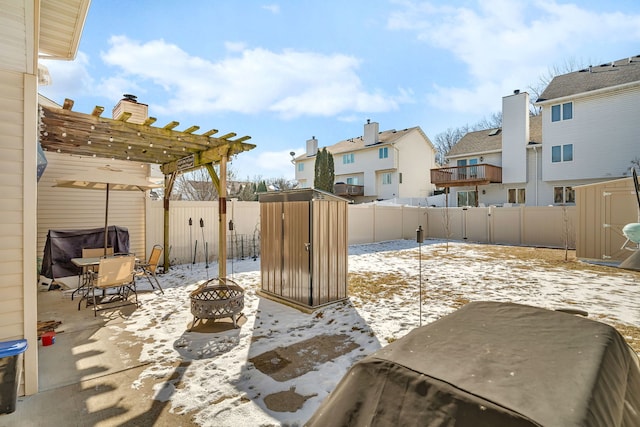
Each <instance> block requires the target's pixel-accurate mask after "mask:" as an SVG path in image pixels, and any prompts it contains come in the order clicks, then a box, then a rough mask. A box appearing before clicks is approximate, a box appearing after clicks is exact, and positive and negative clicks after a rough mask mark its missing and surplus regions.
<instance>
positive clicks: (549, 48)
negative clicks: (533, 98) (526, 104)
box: [387, 0, 640, 111]
mask: <svg viewBox="0 0 640 427" xmlns="http://www.w3.org/2000/svg"><path fill="white" fill-rule="evenodd" d="M467 4H468V3H465V6H464V7H463V6H449V5H447V6H437V5H435V2H413V1H403V2H399V3H398V5H399V10H398V11H397V12H395V13H393V14H392V15H391V16H390V18H389V20H388V23H387V25H388V28H390V29H394V30H407V31H412V32H414V33H415V35H416V37H417V38H418V39H419V40H422V41H424V42H425V43H428V44H429V45H431V46H433V47H436V48H440V49H444V50H446V51H448V52H450V53H451V55H452V56H453V57H454V58H455V59H456V61H458V62H459V63H461V64H463V66H464V67H465V71H466V72H467V73H468V78H467V79H465V80H464V83H462V84H464V85H465V87H448V88H437V90H436V91H435V93H434V94H432V95H431V98H432V101H433V104H434V105H441V106H442V105H446V106H447V107H449V106H452V107H455V108H456V109H458V108H459V110H458V111H468V108H469V101H470V100H468V99H467V100H464V99H463V97H464V96H474V95H475V96H479V97H487V96H488V97H494V98H496V99H498V100H499V99H500V98H501V97H502V96H504V95H507V94H509V93H511V90H513V89H527V88H526V87H523V86H529V85H535V84H536V83H537V82H538V81H539V78H540V77H541V76H542V75H543V74H545V71H548V70H550V69H551V68H552V67H553V66H554V64H558V63H561V62H564V61H566V58H567V57H570V56H574V53H575V52H583V53H587V54H590V52H593V51H594V50H592V47H593V46H596V45H598V46H602V47H604V49H600V50H601V51H607V50H609V48H608V46H610V45H611V44H612V43H615V42H616V41H619V40H625V41H626V42H631V41H634V40H635V41H636V42H637V41H640V15H626V16H625V15H623V14H621V13H618V12H612V13H599V12H594V11H590V10H586V9H583V8H581V7H579V6H577V5H575V4H561V3H558V2H555V1H543V0H531V1H524V2H514V1H511V0H483V1H479V2H475V3H472V5H473V6H466V5H467ZM615 59H619V58H604V59H601V60H602V61H609V60H615ZM579 62H580V61H579ZM504 82H508V85H509V86H514V87H509V88H507V89H506V91H505V86H506V85H507V84H506V83H504ZM492 87H493V88H494V89H495V90H496V92H494V93H491V88H492ZM498 90H499V91H500V92H498ZM447 103H451V105H447ZM475 103H476V104H478V105H480V104H483V103H484V102H483V100H482V99H480V100H476V101H475Z"/></svg>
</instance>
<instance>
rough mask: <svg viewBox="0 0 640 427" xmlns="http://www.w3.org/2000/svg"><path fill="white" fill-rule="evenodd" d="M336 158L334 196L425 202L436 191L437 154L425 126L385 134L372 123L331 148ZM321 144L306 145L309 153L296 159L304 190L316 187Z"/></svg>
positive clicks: (309, 143) (299, 177) (295, 163)
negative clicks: (431, 179)
mask: <svg viewBox="0 0 640 427" xmlns="http://www.w3.org/2000/svg"><path fill="white" fill-rule="evenodd" d="M326 148H327V151H329V152H330V153H331V154H332V155H333V163H334V169H335V183H336V184H335V186H334V193H335V194H336V195H337V196H342V197H346V198H348V199H350V200H352V201H354V202H357V203H362V202H368V201H373V200H387V199H412V198H413V199H415V198H419V199H425V198H426V197H427V196H430V195H432V194H433V191H434V189H435V187H434V186H433V185H432V184H431V183H430V182H429V170H430V169H431V168H433V167H435V164H436V163H435V154H436V150H435V148H434V146H433V144H432V143H431V141H430V140H429V138H427V136H426V135H425V134H424V132H423V131H422V129H420V127H418V126H416V127H412V128H408V129H404V130H399V131H397V130H395V129H393V130H387V131H383V132H380V131H379V125H378V123H376V122H371V121H369V120H367V123H366V124H365V125H364V135H363V136H359V137H355V138H350V139H347V140H344V141H340V142H338V143H337V144H334V145H331V146H329V147H326ZM317 152H318V140H317V139H316V138H315V137H313V138H311V139H310V140H308V141H307V150H306V153H305V154H303V155H301V156H298V157H295V158H294V159H293V163H294V165H295V168H296V175H295V177H296V180H297V181H298V183H299V186H300V187H301V188H311V187H313V180H314V173H315V168H314V164H315V158H316V154H317Z"/></svg>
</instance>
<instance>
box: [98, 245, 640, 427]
mask: <svg viewBox="0 0 640 427" xmlns="http://www.w3.org/2000/svg"><path fill="white" fill-rule="evenodd" d="M447 246H448V250H447ZM419 254H421V257H420V259H419ZM420 265H421V266H422V272H421V274H420V268H419V266H420ZM217 271H218V268H217V265H216V264H212V265H209V267H208V268H206V267H205V265H204V264H202V263H201V264H196V265H183V266H173V267H171V269H170V271H169V273H167V274H163V275H159V276H158V277H159V278H160V280H161V283H162V286H163V288H164V291H165V293H164V295H162V294H158V293H144V294H141V296H140V298H141V300H142V305H141V307H140V308H139V309H137V310H135V312H134V313H133V314H132V315H131V317H130V318H129V320H128V321H127V322H126V324H125V325H126V326H125V329H126V330H127V331H129V332H131V333H133V334H134V335H135V336H136V337H138V338H139V340H140V341H141V342H143V350H142V354H141V356H140V357H141V361H142V362H148V363H149V365H148V368H147V369H146V370H145V371H144V372H143V373H142V374H141V376H140V377H139V378H138V379H137V380H135V381H134V382H133V383H132V384H131V387H134V388H136V387H140V386H141V384H142V383H143V382H146V381H154V382H155V388H154V389H155V396H154V398H155V399H158V400H162V401H168V402H170V405H171V408H172V411H173V412H175V413H179V414H185V415H187V416H189V417H190V418H192V419H193V420H194V422H196V423H197V424H200V425H203V426H239V425H247V426H249V425H250V426H266V425H276V426H277V425H302V424H304V422H306V421H307V420H308V419H309V418H310V417H311V415H312V414H313V412H314V411H315V410H316V408H317V407H318V406H319V405H320V403H321V402H322V401H323V399H324V398H325V397H326V396H327V395H328V394H329V393H330V392H331V390H332V389H333V388H334V387H335V385H336V384H337V382H338V381H339V380H340V379H341V378H342V376H343V375H344V374H345V372H346V371H347V370H348V368H349V367H350V366H351V365H352V364H353V363H355V362H356V361H358V360H359V359H361V358H362V357H364V356H366V355H368V354H370V353H372V352H374V351H376V350H378V349H379V348H381V347H382V346H384V345H386V344H388V343H389V342H391V341H393V340H396V339H398V338H401V337H402V336H404V335H405V334H406V333H408V332H409V331H411V330H412V329H414V328H416V327H418V326H419V324H420V321H422V325H425V324H428V323H430V322H433V321H434V320H437V319H438V318H440V317H442V316H444V315H446V314H449V313H451V312H453V311H455V310H456V309H457V308H459V307H461V306H462V305H464V304H466V303H467V302H469V301H479V300H484V301H488V300H492V301H510V302H516V303H522V304H529V305H535V306H539V307H545V308H549V309H556V308H564V307H571V308H580V309H582V310H586V311H587V312H588V313H589V317H590V318H592V319H596V320H600V321H604V322H606V323H610V324H612V325H614V326H616V327H618V328H619V330H621V332H622V331H623V330H624V332H623V335H625V337H626V338H627V340H628V341H629V342H631V343H632V344H633V343H634V342H635V340H636V339H638V338H639V336H638V335H636V334H635V332H636V331H637V330H639V329H638V328H640V311H639V310H638V309H637V308H638V306H639V303H640V292H639V291H640V274H639V273H637V272H632V271H626V270H617V269H614V268H609V267H602V266H594V265H591V264H585V263H580V262H577V261H575V260H573V261H570V262H565V261H564V251H561V250H549V249H535V248H513V247H508V246H489V245H473V244H464V243H455V242H453V243H449V244H448V245H447V244H446V243H444V242H442V241H426V242H425V243H424V244H422V245H421V246H418V244H417V243H416V242H414V241H407V240H399V241H393V242H383V243H376V244H366V245H355V246H351V247H350V253H349V272H350V276H349V281H350V287H349V296H350V298H349V301H347V302H341V303H336V304H333V305H330V306H327V307H325V308H322V309H320V310H317V311H316V312H314V313H312V314H306V313H302V312H300V311H298V310H296V309H294V308H291V307H288V306H286V305H283V304H280V303H277V302H274V301H271V300H268V299H265V298H261V297H259V296H258V295H257V294H256V291H257V290H258V289H259V287H260V260H259V259H258V260H252V259H246V260H243V261H235V262H233V263H231V262H230V263H229V264H228V276H229V277H230V278H232V279H233V280H234V281H236V282H237V283H238V284H240V285H241V286H242V287H243V288H244V289H245V308H244V311H243V313H244V315H245V317H246V318H245V319H243V320H242V322H241V327H240V328H238V329H227V330H225V331H223V332H218V333H211V332H207V333H202V332H189V331H188V330H187V329H188V327H189V324H190V322H191V321H192V315H191V311H190V299H189V293H190V292H191V291H193V290H195V289H196V288H197V287H198V285H199V284H200V283H202V282H203V281H204V280H206V279H207V278H212V277H214V276H215V275H217ZM420 289H422V296H421V295H420ZM420 301H422V319H420V304H419V303H420ZM110 327H114V326H110ZM319 336H338V337H342V338H341V340H342V341H341V344H340V345H341V346H344V347H342V348H340V349H336V350H337V352H336V353H337V354H338V356H336V357H334V358H332V359H331V360H327V361H324V363H321V364H319V365H317V366H315V367H313V369H312V370H309V369H308V367H307V369H301V371H300V373H301V375H299V376H295V377H293V378H287V379H284V380H283V379H282V378H278V379H274V377H277V376H276V375H273V374H272V375H269V374H268V373H263V371H261V370H260V369H258V368H257V367H256V364H255V363H254V362H251V361H250V359H253V360H254V361H255V359H254V358H256V357H258V356H260V355H264V354H265V353H266V354H270V353H268V352H269V351H273V350H274V349H277V348H286V347H290V348H294V349H296V350H295V351H296V352H297V353H296V354H297V355H298V356H299V357H300V359H301V360H303V361H304V360H305V359H309V360H312V359H313V358H314V357H316V358H317V357H318V356H319V355H318V354H313V355H310V354H305V349H304V345H303V346H302V348H299V347H295V346H294V345H295V344H297V343H303V344H304V343H306V342H307V340H313V339H317V338H318V337H319ZM309 342H311V341H309ZM634 347H635V348H637V346H634ZM340 350H341V351H340ZM309 351H313V352H315V353H317V352H318V350H317V348H315V347H310V349H309ZM342 353H344V354H342ZM273 354H276V353H273ZM311 356H313V357H311ZM320 356H321V355H320ZM320 358H321V359H322V357H320ZM277 359H278V357H277V356H274V360H273V364H274V365H276V366H277V365H278V363H279V362H281V360H277ZM263 370H264V369H263ZM283 400H284V401H286V402H285V403H286V404H285V405H284V406H283V407H281V405H279V404H278V402H279V401H280V403H282V401H283ZM274 408H276V410H274ZM283 408H284V409H283Z"/></svg>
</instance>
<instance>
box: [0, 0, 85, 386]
mask: <svg viewBox="0 0 640 427" xmlns="http://www.w3.org/2000/svg"><path fill="white" fill-rule="evenodd" d="M89 3H90V1H89V0H47V1H37V0H14V1H3V2H2V8H3V10H2V13H1V14H0V34H1V37H0V57H1V58H2V60H0V86H1V87H2V90H0V159H1V160H0V170H2V180H1V182H2V184H0V185H1V187H0V194H1V195H2V196H1V197H2V199H1V203H0V206H1V207H0V233H1V234H2V242H3V245H2V261H1V268H0V287H1V288H2V296H3V297H2V304H1V305H0V318H2V322H1V323H0V341H6V340H13V339H23V338H24V339H27V341H28V344H29V348H28V349H27V351H26V352H25V357H24V368H25V369H24V389H23V390H24V392H25V393H26V394H33V393H36V392H37V391H38V337H37V321H38V317H37V305H38V302H37V283H38V279H37V275H36V265H37V260H36V197H37V148H36V147H37V146H36V142H37V141H38V77H39V67H38V65H39V64H38V59H39V57H47V58H49V59H62V60H73V59H74V58H75V56H76V53H77V50H78V44H79V42H80V35H81V33H82V27H83V25H84V22H85V19H86V16H87V11H88V8H89ZM41 77H42V78H45V76H44V75H42V76H41Z"/></svg>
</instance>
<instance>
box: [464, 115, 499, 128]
mask: <svg viewBox="0 0 640 427" xmlns="http://www.w3.org/2000/svg"><path fill="white" fill-rule="evenodd" d="M501 127H502V111H497V112H495V113H493V114H491V116H489V117H488V118H487V117H484V118H483V119H482V120H480V121H479V122H478V123H476V124H475V125H473V127H472V128H471V130H473V131H477V130H485V129H497V128H501Z"/></svg>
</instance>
